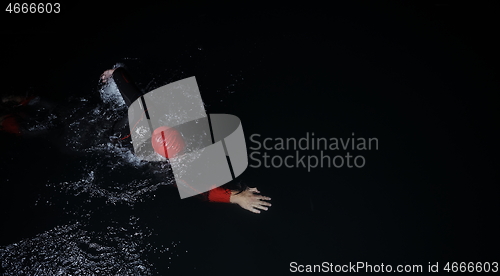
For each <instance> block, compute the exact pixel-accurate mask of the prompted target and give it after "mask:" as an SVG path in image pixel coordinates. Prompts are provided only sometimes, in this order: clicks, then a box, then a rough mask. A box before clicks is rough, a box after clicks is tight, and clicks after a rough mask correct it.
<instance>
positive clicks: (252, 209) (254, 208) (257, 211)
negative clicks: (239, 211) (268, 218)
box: [247, 206, 260, 214]
mask: <svg viewBox="0 0 500 276" xmlns="http://www.w3.org/2000/svg"><path fill="white" fill-rule="evenodd" d="M247 210H248V211H250V212H253V213H256V214H260V210H259V209H257V208H256V207H254V206H252V207H250V208H248V209H247Z"/></svg>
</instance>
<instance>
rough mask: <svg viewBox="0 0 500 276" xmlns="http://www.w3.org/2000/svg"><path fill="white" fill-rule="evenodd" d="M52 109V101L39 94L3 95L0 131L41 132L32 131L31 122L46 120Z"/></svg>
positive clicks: (33, 133)
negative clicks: (42, 97)
mask: <svg viewBox="0 0 500 276" xmlns="http://www.w3.org/2000/svg"><path fill="white" fill-rule="evenodd" d="M54 109H55V106H54V104H53V103H51V102H49V101H47V100H42V99H41V97H39V96H29V95H27V96H25V97H23V96H19V95H10V96H5V97H3V98H2V100H1V102H0V131H2V132H4V133H10V134H14V135H16V136H21V135H24V136H27V135H28V134H29V135H35V134H36V135H38V134H41V133H43V132H40V131H33V129H35V128H34V126H33V124H36V123H38V122H40V121H44V120H47V117H48V115H49V114H52V113H53V112H54ZM30 129H31V130H30Z"/></svg>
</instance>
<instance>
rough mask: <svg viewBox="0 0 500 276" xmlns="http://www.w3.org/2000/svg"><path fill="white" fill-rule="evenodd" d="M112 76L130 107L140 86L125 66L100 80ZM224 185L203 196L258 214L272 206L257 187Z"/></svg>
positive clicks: (120, 124)
mask: <svg viewBox="0 0 500 276" xmlns="http://www.w3.org/2000/svg"><path fill="white" fill-rule="evenodd" d="M110 78H112V79H113V81H114V82H115V83H116V85H117V87H118V90H119V91H120V93H121V95H122V98H123V100H124V101H125V103H126V104H127V106H128V107H130V105H132V103H133V102H134V101H135V100H136V99H138V98H139V97H141V96H142V93H141V92H140V90H139V88H138V87H137V86H136V85H135V84H134V82H133V81H132V78H131V77H130V75H129V74H128V72H127V71H126V70H125V69H124V68H123V67H118V68H115V69H109V70H106V71H104V73H102V75H101V76H100V81H101V83H103V84H106V83H108V81H109V79H110ZM127 123H128V120H127V118H124V119H123V120H122V121H120V122H117V124H116V128H117V129H122V130H125V131H126V130H128V129H129V128H128V126H127ZM128 137H129V135H127V136H125V135H124V138H121V139H120V140H122V139H125V138H128ZM229 185H230V184H226V185H224V186H229ZM233 185H235V184H233ZM224 186H222V187H215V188H214V189H212V190H210V191H208V192H207V193H204V194H203V196H204V197H205V198H206V199H208V201H210V202H223V203H234V204H237V205H239V206H240V207H241V208H243V209H245V210H248V211H251V212H254V213H257V214H258V213H260V212H261V211H265V210H268V209H269V207H270V206H271V203H269V202H268V201H270V200H271V198H269V197H267V196H262V195H260V191H259V190H258V189H257V188H255V187H253V188H250V187H247V186H239V187H235V188H232V189H231V188H224Z"/></svg>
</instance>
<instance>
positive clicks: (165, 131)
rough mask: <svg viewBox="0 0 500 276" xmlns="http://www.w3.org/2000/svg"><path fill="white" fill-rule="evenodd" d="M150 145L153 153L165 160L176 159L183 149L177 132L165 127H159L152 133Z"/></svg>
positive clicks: (182, 142)
mask: <svg viewBox="0 0 500 276" xmlns="http://www.w3.org/2000/svg"><path fill="white" fill-rule="evenodd" d="M151 144H152V146H153V149H154V151H155V152H156V153H158V154H159V155H161V156H163V157H165V158H175V157H177V156H178V155H179V154H180V153H182V152H183V151H184V147H185V143H184V139H183V138H182V135H181V134H180V133H179V131H178V130H176V129H175V128H170V127H167V126H161V127H159V128H157V129H155V130H154V131H153V135H152V136H151Z"/></svg>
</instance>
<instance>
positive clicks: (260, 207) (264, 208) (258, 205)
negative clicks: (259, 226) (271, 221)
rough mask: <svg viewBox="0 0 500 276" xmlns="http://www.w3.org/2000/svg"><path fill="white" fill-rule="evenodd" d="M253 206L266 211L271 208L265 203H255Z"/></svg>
mask: <svg viewBox="0 0 500 276" xmlns="http://www.w3.org/2000/svg"><path fill="white" fill-rule="evenodd" d="M253 207H254V208H257V209H261V210H264V211H267V210H268V209H269V207H267V206H263V204H255V205H254V206H253Z"/></svg>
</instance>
